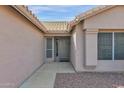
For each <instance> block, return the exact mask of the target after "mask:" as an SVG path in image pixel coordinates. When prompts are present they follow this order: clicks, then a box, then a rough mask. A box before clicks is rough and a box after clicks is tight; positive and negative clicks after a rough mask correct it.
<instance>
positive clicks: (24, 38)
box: [0, 5, 124, 87]
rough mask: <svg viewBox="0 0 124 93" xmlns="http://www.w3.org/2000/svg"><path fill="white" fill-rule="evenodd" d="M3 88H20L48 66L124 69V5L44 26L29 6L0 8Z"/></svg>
mask: <svg viewBox="0 0 124 93" xmlns="http://www.w3.org/2000/svg"><path fill="white" fill-rule="evenodd" d="M0 21H1V22H0V27H1V30H0V74H1V75H0V87H18V86H19V85H20V84H21V83H22V82H23V81H24V80H25V79H26V78H27V77H29V76H30V75H31V74H32V73H33V72H34V71H35V70H36V69H38V68H39V67H40V66H42V65H43V63H46V62H70V63H72V65H73V67H74V69H75V70H76V71H77V72H80V71H98V72H101V71H124V6H117V5H114V6H111V5H110V6H99V7H97V8H94V9H92V10H89V11H87V12H85V13H83V14H80V15H78V16H76V18H75V19H74V20H73V21H71V22H64V21H63V22H58V21H54V22H48V21H45V22H40V21H39V20H38V19H37V18H36V17H35V15H34V14H32V12H31V11H29V10H28V9H27V7H25V6H0Z"/></svg>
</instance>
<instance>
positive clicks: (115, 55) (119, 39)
mask: <svg viewBox="0 0 124 93" xmlns="http://www.w3.org/2000/svg"><path fill="white" fill-rule="evenodd" d="M98 60H124V33H121V32H120V33H119V32H118V33H117V32H111V33H104V32H100V33H98Z"/></svg>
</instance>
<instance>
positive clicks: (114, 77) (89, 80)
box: [54, 72, 124, 88]
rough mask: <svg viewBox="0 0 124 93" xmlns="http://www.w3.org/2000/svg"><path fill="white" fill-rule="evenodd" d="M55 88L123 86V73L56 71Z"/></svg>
mask: <svg viewBox="0 0 124 93" xmlns="http://www.w3.org/2000/svg"><path fill="white" fill-rule="evenodd" d="M54 87H55V88H117V87H119V88H120V87H121V88H124V73H108V72H105V73H102V72H101V73H97V72H82V73H57V74H56V79H55V84H54Z"/></svg>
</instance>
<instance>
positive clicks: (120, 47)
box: [114, 33, 124, 60]
mask: <svg viewBox="0 0 124 93" xmlns="http://www.w3.org/2000/svg"><path fill="white" fill-rule="evenodd" d="M114 36H115V38H114V41H115V43H114V44H115V47H114V50H115V52H114V53H115V55H114V57H115V60H124V33H115V34H114Z"/></svg>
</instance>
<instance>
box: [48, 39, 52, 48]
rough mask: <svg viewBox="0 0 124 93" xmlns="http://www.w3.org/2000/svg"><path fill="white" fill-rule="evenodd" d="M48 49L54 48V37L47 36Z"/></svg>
mask: <svg viewBox="0 0 124 93" xmlns="http://www.w3.org/2000/svg"><path fill="white" fill-rule="evenodd" d="M47 49H52V38H47Z"/></svg>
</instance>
